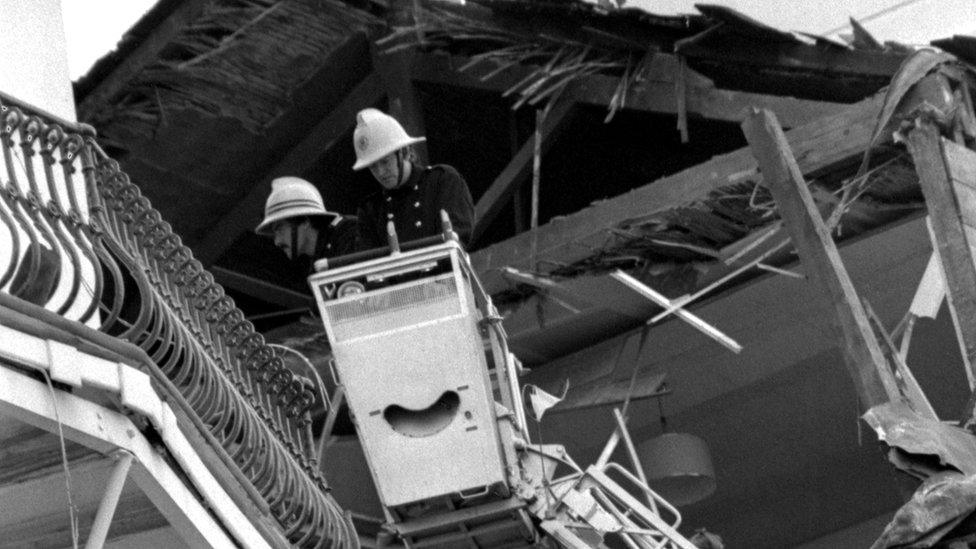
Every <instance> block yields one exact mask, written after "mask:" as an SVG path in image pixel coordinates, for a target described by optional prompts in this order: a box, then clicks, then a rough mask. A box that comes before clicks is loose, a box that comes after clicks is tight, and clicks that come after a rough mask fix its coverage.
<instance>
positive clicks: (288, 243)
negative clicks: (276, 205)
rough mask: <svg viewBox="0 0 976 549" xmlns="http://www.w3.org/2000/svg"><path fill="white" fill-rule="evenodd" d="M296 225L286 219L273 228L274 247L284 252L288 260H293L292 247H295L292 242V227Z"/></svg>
mask: <svg viewBox="0 0 976 549" xmlns="http://www.w3.org/2000/svg"><path fill="white" fill-rule="evenodd" d="M294 225H295V223H294V222H292V221H288V220H287V219H286V220H284V221H279V222H277V223H275V224H274V225H273V226H272V227H271V230H272V231H273V234H274V245H275V246H277V247H278V249H279V250H281V251H282V252H284V253H285V255H286V256H288V259H292V251H293V250H292V246H293V245H294V243H293V242H292V227H293V226H294Z"/></svg>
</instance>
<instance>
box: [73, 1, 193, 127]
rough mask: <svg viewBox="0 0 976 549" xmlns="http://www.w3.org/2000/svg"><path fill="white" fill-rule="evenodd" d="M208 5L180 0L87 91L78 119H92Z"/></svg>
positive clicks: (80, 104)
mask: <svg viewBox="0 0 976 549" xmlns="http://www.w3.org/2000/svg"><path fill="white" fill-rule="evenodd" d="M209 4H210V2H209V0H190V1H187V2H181V3H180V4H179V7H177V8H176V9H175V10H173V12H172V13H171V14H170V15H169V16H168V17H166V19H164V20H163V21H162V22H160V23H159V24H157V25H156V27H155V28H154V29H152V32H151V33H150V34H149V35H148V36H146V37H145V38H143V39H141V41H140V42H139V45H138V46H137V47H136V48H135V49H134V50H132V51H131V52H128V53H127V54H126V56H125V59H123V60H122V61H121V62H120V63H119V64H118V65H116V66H115V68H113V69H112V71H111V72H110V73H109V74H107V75H105V76H104V77H103V78H102V79H101V81H100V82H99V83H98V84H97V85H96V86H95V87H94V88H93V89H92V90H90V91H89V92H88V93H86V94H85V97H84V98H82V99H81V103H79V105H78V119H79V120H90V119H92V118H93V117H94V116H95V115H96V114H97V110H96V109H98V108H105V107H107V106H108V105H109V104H110V100H111V99H112V96H113V95H115V94H116V93H118V92H119V90H121V89H122V87H123V86H125V85H126V84H127V83H128V82H129V81H130V80H132V78H133V77H134V76H135V75H137V74H138V73H139V72H141V71H142V70H143V69H145V68H146V66H148V65H150V64H152V63H154V62H156V61H157V59H158V57H159V52H160V51H162V49H163V48H165V47H166V46H167V45H169V44H170V42H172V41H173V38H175V37H176V36H177V35H178V34H179V33H181V32H183V31H184V30H186V28H187V27H189V26H190V25H192V24H193V22H194V21H196V20H197V19H199V17H200V15H201V14H202V13H203V12H204V10H205V9H206V8H207V6H208V5H209Z"/></svg>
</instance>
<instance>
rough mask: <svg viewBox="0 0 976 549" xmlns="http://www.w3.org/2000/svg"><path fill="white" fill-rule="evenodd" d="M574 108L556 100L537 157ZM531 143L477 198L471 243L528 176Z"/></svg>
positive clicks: (523, 146) (570, 104)
mask: <svg viewBox="0 0 976 549" xmlns="http://www.w3.org/2000/svg"><path fill="white" fill-rule="evenodd" d="M574 104H575V103H574V102H573V101H572V100H566V99H563V100H559V101H558V102H557V103H556V104H555V105H553V108H552V110H551V111H550V112H549V113H548V114H547V115H546V119H545V124H544V128H543V130H542V144H541V147H540V154H541V155H545V154H546V151H548V150H549V148H550V147H551V146H552V144H553V143H554V142H555V141H557V140H558V139H559V134H560V133H561V130H563V129H565V127H566V126H567V124H566V123H565V122H566V121H567V119H568V118H569V117H568V115H569V113H570V112H571V111H572V109H573V106H574ZM534 142H535V140H534V139H533V138H531V137H530V138H529V139H527V140H526V141H525V143H524V144H523V145H522V148H520V149H519V151H518V152H517V153H516V154H515V157H513V158H512V160H511V161H510V162H509V163H508V165H507V166H505V169H503V170H502V171H501V173H499V174H498V177H496V178H495V180H494V181H493V182H492V184H491V186H490V187H488V189H487V190H486V191H485V193H484V194H483V195H481V197H480V198H478V203H477V204H475V207H474V218H475V224H474V232H473V234H472V236H471V240H472V241H473V242H477V240H478V237H479V236H481V234H483V233H484V231H485V229H486V228H488V225H491V222H492V221H494V220H495V218H496V217H498V213H499V212H500V211H501V209H502V207H503V206H505V203H506V201H507V200H508V199H509V198H510V197H511V196H512V194H513V193H514V192H515V188H516V187H517V186H518V184H519V183H521V182H522V181H524V180H525V178H526V177H528V176H529V173H530V170H531V169H532V160H533V158H534Z"/></svg>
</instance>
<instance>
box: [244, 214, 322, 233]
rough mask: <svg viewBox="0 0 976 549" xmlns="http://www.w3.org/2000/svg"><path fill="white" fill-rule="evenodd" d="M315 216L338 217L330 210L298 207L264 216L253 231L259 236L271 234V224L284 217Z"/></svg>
mask: <svg viewBox="0 0 976 549" xmlns="http://www.w3.org/2000/svg"><path fill="white" fill-rule="evenodd" d="M315 216H318V217H330V218H336V217H339V214H338V213H336V212H330V211H328V210H326V211H324V212H323V211H322V210H317V209H312V208H308V209H302V208H298V209H294V210H291V211H287V212H280V213H277V214H272V215H270V216H268V217H265V218H264V220H263V221H261V223H260V224H259V225H258V226H257V227H255V228H254V232H255V233H256V234H259V235H261V236H271V235H272V234H273V231H272V230H271V226H272V225H274V224H275V223H277V222H279V221H283V220H285V219H291V218H292V217H315Z"/></svg>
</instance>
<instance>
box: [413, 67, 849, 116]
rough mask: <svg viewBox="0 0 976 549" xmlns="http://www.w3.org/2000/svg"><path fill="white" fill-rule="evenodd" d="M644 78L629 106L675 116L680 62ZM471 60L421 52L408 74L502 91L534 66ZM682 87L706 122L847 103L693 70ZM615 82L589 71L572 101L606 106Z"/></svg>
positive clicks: (831, 109)
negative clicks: (773, 91)
mask: <svg viewBox="0 0 976 549" xmlns="http://www.w3.org/2000/svg"><path fill="white" fill-rule="evenodd" d="M654 59H655V62H654V65H653V67H652V70H651V71H650V72H649V74H648V77H647V78H646V79H645V81H644V82H643V83H642V84H641V85H640V86H638V87H635V88H634V89H632V90H630V91H629V92H628V94H627V103H626V105H625V106H624V107H625V108H628V109H633V110H638V111H646V112H653V113H659V114H674V115H676V114H678V98H677V96H676V95H675V84H674V81H675V74H676V72H677V67H678V62H677V59H676V57H675V56H673V55H669V54H657V55H655V57H654ZM468 61H469V59H468V58H465V57H458V56H455V57H449V56H445V55H439V54H425V55H420V56H418V57H417V59H416V63H415V65H414V69H413V73H412V75H411V76H412V78H413V79H414V80H415V81H419V82H430V83H436V84H443V85H450V86H458V87H463V88H474V89H479V90H484V91H490V92H495V93H502V92H504V91H506V90H508V89H509V88H511V87H512V86H514V85H515V84H517V83H518V82H519V81H521V80H522V79H524V78H525V77H526V76H528V75H529V74H530V73H531V72H533V71H534V70H536V67H533V66H528V65H515V66H512V67H509V68H507V69H506V70H504V71H502V72H501V73H498V74H497V75H494V76H491V77H490V78H487V79H485V78H486V77H487V76H489V75H491V73H492V72H493V71H494V70H495V67H494V66H493V65H492V64H490V63H480V64H478V65H475V66H473V67H471V68H470V69H467V70H465V71H464V72H458V69H459V68H460V67H463V66H464V65H465V64H466V63H467V62H468ZM688 72H689V73H690V76H689V78H688V85H687V87H686V88H685V100H686V103H685V108H686V109H687V112H688V114H689V115H692V116H700V117H703V118H708V119H710V120H724V121H728V122H739V121H740V120H742V111H743V110H744V109H746V108H747V107H753V106H755V107H761V108H767V109H770V110H772V111H773V112H775V113H776V115H777V116H778V117H780V119H781V123H782V124H783V125H784V126H787V127H796V126H800V125H803V124H807V123H810V122H812V121H814V120H817V119H819V118H823V117H825V116H830V115H835V114H838V113H841V112H843V111H845V110H846V109H847V108H848V107H849V105H846V104H843V103H833V102H829V101H812V100H808V99H796V98H793V97H781V96H776V95H766V94H760V93H749V92H741V91H732V90H721V89H717V88H715V86H714V84H712V83H711V82H710V81H709V80H707V79H706V78H704V77H702V76H701V75H699V74H698V73H695V72H694V71H692V70H688ZM618 84H619V78H616V77H612V76H605V75H599V74H596V75H589V76H586V77H583V78H581V79H579V80H578V81H577V82H576V85H575V86H574V89H573V90H572V96H573V99H575V100H576V101H577V102H579V103H583V104H587V105H599V106H603V107H609V105H610V101H611V100H612V98H613V95H614V93H615V91H616V89H617V86H618Z"/></svg>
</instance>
